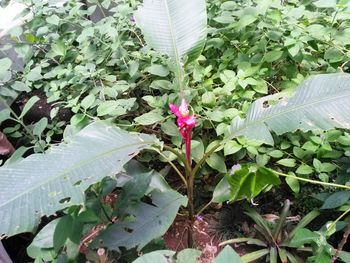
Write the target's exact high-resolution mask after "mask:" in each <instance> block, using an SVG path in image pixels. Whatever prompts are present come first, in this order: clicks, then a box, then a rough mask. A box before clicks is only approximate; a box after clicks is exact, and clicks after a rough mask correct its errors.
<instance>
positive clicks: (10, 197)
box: [0, 122, 158, 236]
mask: <svg viewBox="0 0 350 263" xmlns="http://www.w3.org/2000/svg"><path fill="white" fill-rule="evenodd" d="M157 143H158V141H157V139H156V138H155V137H153V136H150V135H144V134H139V135H136V134H130V133H128V132H126V131H123V130H120V129H118V128H116V127H113V126H112V125H111V124H107V123H102V122H97V123H93V124H91V125H89V126H87V127H86V128H84V129H83V130H82V131H80V132H79V133H78V134H77V135H75V136H74V137H72V138H71V140H70V142H68V143H62V144H60V145H59V146H54V147H52V148H51V149H50V150H49V151H48V152H46V153H45V154H33V155H31V156H29V157H28V158H26V159H24V160H23V161H21V162H19V163H15V164H10V165H6V166H3V167H1V168H0V235H6V236H9V235H14V234H17V233H21V232H27V231H33V229H34V228H35V226H36V224H37V223H38V221H39V220H40V218H41V217H42V216H44V215H51V214H53V213H55V212H56V211H58V210H60V209H63V208H65V207H67V206H70V205H73V204H79V203H82V202H83V201H84V191H85V190H86V189H87V188H88V187H89V185H91V184H93V183H96V182H98V181H99V180H101V179H102V178H104V177H106V176H113V175H115V174H116V173H118V172H120V171H121V169H122V167H123V165H124V164H126V163H127V162H128V161H129V160H130V159H132V158H133V157H134V156H135V155H137V154H138V153H139V151H141V150H142V149H144V148H146V147H149V146H150V145H152V144H157Z"/></svg>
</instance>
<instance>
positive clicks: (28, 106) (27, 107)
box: [19, 96, 40, 119]
mask: <svg viewBox="0 0 350 263" xmlns="http://www.w3.org/2000/svg"><path fill="white" fill-rule="evenodd" d="M39 100H40V99H39V97H38V96H33V97H31V98H30V99H29V100H28V101H27V103H26V104H25V105H24V107H23V110H22V112H21V115H19V118H20V119H21V118H23V117H24V116H25V115H26V114H27V113H28V111H29V110H30V109H31V108H32V107H33V106H34V104H35V103H37V102H38V101H39Z"/></svg>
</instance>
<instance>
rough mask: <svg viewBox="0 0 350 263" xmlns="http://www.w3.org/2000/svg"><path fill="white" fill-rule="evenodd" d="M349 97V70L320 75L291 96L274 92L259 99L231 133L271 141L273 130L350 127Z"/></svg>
mask: <svg viewBox="0 0 350 263" xmlns="http://www.w3.org/2000/svg"><path fill="white" fill-rule="evenodd" d="M349 100H350V75H349V74H345V73H336V74H323V75H317V76H314V77H311V78H310V79H308V80H307V81H305V82H304V83H303V84H301V85H300V86H299V87H298V88H297V90H296V92H295V94H294V95H293V96H292V97H290V98H287V97H284V96H283V95H282V94H274V95H270V96H266V97H263V98H261V99H258V100H256V101H255V102H254V103H253V104H252V105H251V106H250V108H249V110H248V112H247V117H246V119H245V120H242V119H241V118H239V117H237V118H235V119H234V120H233V122H232V124H231V137H236V136H240V135H243V136H246V137H248V138H251V139H255V140H260V141H263V142H265V143H268V144H271V145H272V144H273V138H272V136H271V133H270V130H272V131H274V132H275V133H276V134H278V135H279V134H283V133H285V132H292V131H296V130H298V129H300V130H302V131H309V130H316V129H322V130H328V129H332V128H334V127H337V128H350V104H349ZM272 104H274V105H272Z"/></svg>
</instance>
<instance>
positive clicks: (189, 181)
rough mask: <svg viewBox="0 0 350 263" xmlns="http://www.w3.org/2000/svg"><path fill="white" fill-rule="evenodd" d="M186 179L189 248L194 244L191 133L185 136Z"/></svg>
mask: <svg viewBox="0 0 350 263" xmlns="http://www.w3.org/2000/svg"><path fill="white" fill-rule="evenodd" d="M185 146H186V160H185V162H186V163H187V165H186V166H185V170H186V180H187V197H188V221H189V225H190V228H189V230H188V242H187V245H188V247H189V248H192V247H193V245H194V239H193V223H194V189H193V188H194V174H193V172H192V158H191V134H189V135H188V136H187V137H186V140H185Z"/></svg>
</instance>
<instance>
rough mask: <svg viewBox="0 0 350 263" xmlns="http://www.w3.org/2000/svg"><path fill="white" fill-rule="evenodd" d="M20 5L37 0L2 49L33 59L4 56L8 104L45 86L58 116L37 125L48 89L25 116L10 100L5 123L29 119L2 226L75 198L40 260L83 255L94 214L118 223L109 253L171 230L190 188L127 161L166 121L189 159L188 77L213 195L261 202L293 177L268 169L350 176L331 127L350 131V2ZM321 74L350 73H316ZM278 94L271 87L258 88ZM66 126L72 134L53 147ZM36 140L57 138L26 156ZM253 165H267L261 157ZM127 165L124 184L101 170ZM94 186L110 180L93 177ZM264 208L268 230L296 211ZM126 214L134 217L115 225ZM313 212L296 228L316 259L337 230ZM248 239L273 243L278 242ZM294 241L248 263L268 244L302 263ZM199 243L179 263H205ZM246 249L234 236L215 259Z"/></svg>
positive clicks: (330, 204) (96, 221)
mask: <svg viewBox="0 0 350 263" xmlns="http://www.w3.org/2000/svg"><path fill="white" fill-rule="evenodd" d="M5 2H6V1H5ZM5 2H4V3H5ZM22 2H25V3H27V4H28V6H30V8H31V9H32V13H33V18H32V19H31V20H30V21H29V22H28V23H27V24H25V25H23V26H21V27H16V28H13V29H12V30H11V31H10V32H9V35H10V39H11V43H10V44H9V45H5V46H2V47H1V51H7V50H9V49H10V48H11V47H12V48H14V49H15V52H16V53H17V54H18V56H19V57H20V58H22V59H23V61H24V69H23V71H18V72H14V71H12V70H10V67H11V65H12V64H13V62H12V61H11V60H10V59H9V58H3V59H1V60H0V86H1V90H0V95H1V101H2V102H4V103H5V104H8V103H10V102H11V101H13V100H14V99H16V98H17V97H18V95H19V94H20V93H22V95H23V94H26V93H29V92H33V91H38V90H39V91H40V92H42V93H43V94H45V96H46V97H47V101H48V102H49V103H51V105H50V109H49V113H48V114H47V115H46V116H41V117H40V118H39V119H38V120H36V121H33V122H31V123H27V122H25V117H27V116H28V115H29V114H30V111H31V109H33V108H35V106H37V105H38V104H39V103H40V101H39V100H38V99H37V97H35V96H32V95H29V96H30V97H32V98H30V99H29V100H28V101H26V103H24V105H23V106H22V108H20V110H19V112H17V113H16V112H12V111H10V110H9V107H7V106H8V105H7V106H6V105H5V107H6V109H2V110H1V111H0V122H1V123H3V122H4V121H8V120H11V121H15V122H16V124H14V125H12V126H9V127H6V128H5V129H4V130H3V132H4V133H5V134H6V135H7V136H8V137H10V138H11V139H16V140H17V139H18V138H23V139H24V140H25V142H24V147H21V148H19V149H18V150H17V151H16V153H15V154H14V155H13V157H12V158H11V159H10V160H8V161H7V163H6V165H5V166H3V167H2V168H1V169H0V173H1V175H3V176H0V185H1V187H2V188H1V187H0V188H1V189H0V190H1V192H2V194H1V195H0V200H2V201H3V202H2V204H0V211H1V213H0V214H1V215H3V216H2V217H1V216H0V223H1V224H0V232H1V234H2V233H5V234H7V235H12V234H15V233H18V232H23V231H32V230H33V228H34V227H35V225H36V223H37V221H38V220H39V218H40V217H41V216H42V215H49V214H53V213H55V212H56V211H57V210H62V209H63V210H62V213H63V214H64V216H63V217H62V218H60V219H56V220H54V221H52V222H54V223H50V224H49V225H48V226H47V228H46V227H45V228H44V229H43V230H42V231H41V232H39V234H38V236H37V238H36V239H35V240H34V242H33V243H32V245H31V246H30V247H29V248H28V253H29V254H30V255H31V256H32V257H33V258H37V259H38V260H41V259H42V260H46V261H49V260H54V259H57V257H62V258H63V257H66V258H69V259H70V260H74V259H75V258H76V257H77V251H78V247H79V242H80V240H81V239H82V237H83V235H85V234H91V231H92V229H93V226H100V225H103V227H104V228H106V229H105V230H104V231H102V232H101V236H99V237H98V238H96V236H97V235H96V236H94V238H96V239H95V241H94V246H96V247H97V246H98V240H99V239H103V241H104V242H105V245H106V246H107V247H109V248H110V249H111V250H119V249H120V248H121V247H124V248H125V247H126V248H127V249H129V250H128V251H132V250H133V248H137V249H139V250H140V249H141V248H142V247H144V246H145V245H146V243H148V242H149V241H150V240H152V239H154V238H157V237H159V236H161V235H162V234H164V232H165V231H166V229H167V228H168V227H169V226H170V224H171V223H172V221H173V220H174V218H175V216H176V213H177V211H178V209H179V207H180V206H181V205H185V204H186V198H185V197H184V196H182V195H180V194H179V193H176V192H175V191H173V190H171V189H170V188H169V186H168V185H167V184H166V183H165V181H164V179H163V177H162V176H161V175H160V174H158V173H155V172H152V171H145V170H144V169H139V168H140V166H139V165H138V164H137V163H135V162H129V163H128V164H129V165H128V167H127V168H126V169H127V170H128V172H126V173H120V172H121V171H122V166H123V165H124V164H125V163H126V162H128V161H129V160H130V159H131V158H132V157H134V156H136V155H137V154H138V153H139V151H140V150H141V149H143V148H145V147H147V146H149V145H151V144H154V143H155V144H158V141H157V140H156V139H155V138H153V137H150V136H148V135H140V134H139V133H154V134H156V135H157V137H158V138H159V139H161V140H162V141H163V142H164V143H165V144H166V145H167V146H168V145H172V146H174V147H175V148H178V149H175V150H174V151H173V152H172V151H170V150H169V151H163V156H162V159H160V160H161V161H168V160H176V159H177V158H178V162H179V163H180V164H183V161H181V160H180V159H181V157H182V153H183V152H184V150H183V149H182V148H183V147H182V140H181V137H180V136H179V134H178V130H177V127H176V125H175V124H174V120H173V119H169V118H168V117H167V116H168V114H169V112H168V105H169V103H178V102H179V101H178V97H179V96H178V90H179V89H180V90H181V89H182V88H183V87H186V89H185V90H184V91H183V95H184V96H185V97H186V99H187V101H188V102H191V104H190V105H191V107H192V108H191V111H193V112H194V113H195V114H196V115H197V121H198V124H197V126H196V129H195V130H194V134H193V138H192V139H193V140H192V141H191V142H192V149H191V150H192V158H193V161H194V163H196V164H197V165H198V166H196V168H198V169H197V170H196V171H198V172H199V173H197V174H196V178H195V179H196V181H195V182H197V183H198V185H199V186H202V185H203V184H204V182H205V179H207V178H215V176H216V175H217V174H218V173H219V174H221V175H220V176H223V177H222V180H221V181H220V182H219V183H218V184H217V186H216V187H215V190H214V193H213V198H212V201H214V202H225V201H232V202H233V201H236V200H241V199H248V200H252V199H254V198H255V197H257V195H259V194H261V193H264V192H265V191H268V190H270V189H271V187H272V186H275V187H276V191H278V190H279V188H277V186H278V185H279V184H280V183H281V182H280V179H279V178H278V177H277V176H276V175H275V174H274V173H272V172H271V171H270V170H269V169H266V168H264V167H269V168H273V169H275V170H277V171H280V170H282V171H283V172H285V173H288V174H289V175H290V177H288V178H287V179H286V182H287V184H288V185H289V187H290V188H291V189H292V190H293V192H294V193H295V194H296V195H298V194H299V193H300V192H302V191H301V188H302V187H303V184H301V183H299V181H298V179H299V177H302V178H314V177H316V178H318V179H320V180H322V181H323V182H332V181H333V180H335V177H336V174H337V173H338V170H339V169H338V168H339V167H340V165H341V166H342V167H341V169H340V173H339V176H338V178H337V180H338V182H340V183H342V184H346V183H347V181H348V180H349V175H348V170H347V167H346V164H344V163H343V162H341V161H340V158H341V157H348V156H349V155H350V153H349V151H350V150H349V146H350V135H349V134H348V133H347V132H345V131H344V130H340V129H332V128H334V127H336V128H349V125H348V122H349V121H348V120H349V119H348V116H349V112H348V106H347V98H348V93H349V90H348V84H347V82H348V80H349V76H348V75H347V74H345V73H339V72H340V71H343V72H347V71H348V70H349V64H348V60H349V52H348V46H349V44H350V38H349V30H348V28H349V21H350V19H349V18H350V17H349V15H348V13H349V7H348V5H347V4H346V1H338V2H337V1H324V0H319V1H299V0H291V1H274V0H268V1H260V0H259V1H258V0H249V1H221V0H213V1H207V3H205V1H202V0H198V1H197V0H196V1H185V0H181V1H180V0H176V1H172V0H159V1H151V0H149V1H148V0H147V1H143V3H142V4H140V1H138V0H135V1H121V0H117V1H114V3H112V4H111V2H110V1H108V0H107V1H100V2H101V3H100V2H99V1H88V4H89V5H88V6H85V4H84V3H83V2H81V1H68V2H67V3H66V4H64V5H62V6H58V7H57V6H52V5H51V4H52V3H51V1H49V2H48V3H47V2H42V1H29V0H28V1H27V0H22ZM4 3H1V4H2V5H3V4H4ZM5 4H6V3H5ZM205 5H206V6H205ZM96 10H97V11H98V12H100V13H101V14H102V16H103V18H102V19H101V20H99V21H93V20H94V19H93V17H94V12H95V11H96ZM133 15H135V18H136V25H135V24H134V23H133V21H132V19H131V18H132V16H133ZM155 21H156V22H155ZM155 24H156V25H157V26H155ZM207 24H208V25H207ZM139 29H141V31H142V32H140V30H139ZM141 33H142V34H141ZM206 38H207V42H206V43H205V40H206ZM201 52H202V53H201ZM200 53H201V54H200ZM164 54H165V55H167V56H168V57H169V58H170V60H169V59H168V58H166V57H164V56H162V55H164ZM173 60H175V62H176V63H175V64H176V66H174V61H173ZM336 72H338V73H336ZM319 73H336V74H329V75H324V74H322V75H318V76H316V77H313V78H311V79H309V80H307V81H306V82H304V79H307V78H308V77H309V76H310V75H315V74H319ZM174 77H176V78H174ZM297 86H299V88H297V89H296V90H295V88H296V87H297ZM29 94H30V93H29ZM267 94H271V95H270V96H267V97H263V98H260V97H261V96H263V95H267ZM259 98H260V99H259ZM45 100H46V99H45ZM253 101H256V102H253ZM252 102H253V103H252ZM62 109H66V110H68V111H69V112H70V113H71V115H72V116H70V117H69V120H63V119H62V118H61V117H60V114H59V113H60V110H62ZM243 118H245V119H243ZM101 119H102V120H105V119H108V120H110V121H111V122H112V123H113V125H114V124H115V126H119V127H120V128H121V129H125V130H127V131H128V132H125V131H122V130H119V129H116V128H115V127H112V126H111V127H109V128H108V129H107V128H106V127H105V128H101V127H102V126H101V127H100V126H98V125H99V124H96V123H94V124H92V125H91V126H88V127H87V128H85V129H83V128H84V127H85V126H86V125H88V124H89V123H90V122H91V121H95V120H101ZM316 128H317V129H316ZM81 129H83V130H82V131H81V133H78V134H77V135H76V137H73V136H72V135H74V134H75V133H77V132H78V131H79V130H81ZM322 130H327V131H322ZM87 131H89V132H88V133H87ZM63 132H64V133H63ZM130 132H132V133H134V132H137V134H132V133H130ZM282 133H283V134H284V135H282V136H277V135H281V134H282ZM62 135H64V138H63V139H64V141H66V140H68V141H69V143H67V144H65V143H62V144H61V145H60V146H58V147H56V146H52V144H55V143H56V142H57V141H60V140H61V137H62ZM82 135H83V136H82ZM238 135H244V136H245V137H242V136H238ZM140 136H141V137H142V138H141V139H140ZM57 137H58V139H57ZM233 137H234V138H233ZM145 138H149V139H150V140H147V141H143V140H144V139H145ZM228 138H229V139H228ZM56 140H57V141H56ZM132 142H135V143H136V144H129V143H132ZM148 142H149V143H148ZM220 143H221V146H219V147H216V145H218V144H220ZM141 144H142V146H141ZM124 146H125V148H123V147H124ZM32 148H33V151H34V152H44V150H46V149H49V151H48V152H47V153H46V154H42V155H32V156H30V157H28V158H26V159H25V160H24V161H22V162H19V163H17V164H16V160H19V159H21V157H22V156H23V154H24V153H25V152H26V150H28V149H32ZM51 148H52V149H51ZM213 149H214V150H213ZM129 150H130V151H129ZM158 150H159V151H161V150H162V145H161V144H160V145H159V147H157V151H158ZM210 153H211V154H210ZM96 158H97V159H98V160H97V159H96ZM138 158H139V160H141V161H143V162H145V163H146V165H147V166H149V167H155V168H156V169H162V170H161V172H162V174H163V175H165V176H167V178H169V177H168V176H172V173H171V172H170V168H171V167H170V164H164V163H161V164H159V158H158V157H155V155H153V154H151V153H150V152H143V153H140V155H139V156H138ZM166 159H167V160H166ZM91 160H93V161H91ZM96 160H97V161H96ZM253 162H255V163H257V165H254V166H252V165H249V164H251V163H253ZM237 163H240V164H241V167H242V168H241V169H239V170H236V171H234V170H235V167H233V168H231V166H232V165H233V164H237ZM39 168H40V169H39ZM196 168H194V169H196ZM179 170H180V171H182V168H181V167H180V168H179ZM116 173H118V176H117V182H114V181H113V182H112V183H110V184H107V185H104V183H105V181H101V180H102V178H104V177H105V176H111V175H114V174H116ZM67 180H68V181H70V182H68V183H67ZM213 180H214V181H217V180H216V179H213ZM60 182H63V183H62V184H60ZM199 182H200V183H199ZM92 183H97V184H96V185H94V186H91V187H89V186H90V185H91V184H92ZM42 187H44V188H42ZM212 188H214V187H213V186H212V185H204V186H203V189H212ZM77 189H78V190H77ZM97 190H98V191H97ZM115 191H117V192H118V202H117V203H116V204H114V203H113V205H111V204H104V203H103V204H101V200H100V199H101V198H102V197H106V194H107V193H115ZM102 192H105V193H102ZM96 193H97V196H95V194H96ZM39 196H40V197H41V198H38V197H39ZM9 197H10V198H9ZM22 197H24V198H22ZM348 199H349V196H348V193H347V192H346V191H344V192H343V191H341V192H334V193H331V194H329V195H328V196H327V199H326V200H325V203H324V205H323V207H322V208H324V209H333V208H338V207H340V206H342V205H344V204H346V203H347V202H348ZM39 200H40V202H39ZM60 201H61V202H60ZM28 203H30V204H31V206H28V207H29V208H28V207H27V206H26V204H28ZM82 204H84V205H82ZM7 205H9V208H8V207H7ZM24 206H25V207H26V208H28V209H24V208H23V207H24ZM11 209H12V210H11ZM287 210H288V209H287ZM10 211H14V212H15V216H13V218H9V217H8V216H7V215H8V214H9V213H10ZM250 215H251V216H252V217H254V218H255V220H257V225H259V227H260V228H259V227H258V228H259V229H258V231H262V233H264V234H265V237H267V238H268V237H269V235H270V234H271V235H272V237H274V238H275V239H278V238H279V237H278V236H279V235H282V234H281V233H282V230H281V229H283V228H284V223H285V221H284V219H283V218H284V217H281V220H280V221H278V223H276V224H274V225H273V226H271V225H270V224H268V223H266V222H264V220H263V219H261V218H259V217H258V216H256V215H254V214H253V213H250ZM114 216H118V219H120V221H118V222H114V221H113V220H112V219H113V217H114ZM314 216H315V212H311V213H310V214H308V215H307V216H306V217H305V218H306V219H303V220H302V221H301V223H300V224H299V225H298V227H296V228H294V229H295V230H293V231H292V232H291V233H292V234H290V237H289V238H291V237H300V238H301V239H303V238H304V237H305V236H306V237H308V238H309V239H308V241H307V242H304V243H303V242H301V241H300V240H301V239H300V240H298V239H294V241H293V242H296V243H297V244H298V245H301V244H306V245H313V246H314V247H316V248H317V249H318V250H317V251H316V250H315V251H314V254H315V261H316V262H317V260H321V258H327V257H329V255H331V254H330V253H328V252H327V249H329V247H328V246H326V245H325V244H326V243H322V244H324V246H323V245H322V246H317V245H315V239H313V238H314V237H316V235H318V234H317V233H316V234H315V232H311V233H310V232H307V231H304V232H303V230H301V229H305V228H304V227H305V226H306V225H307V223H308V222H309V220H310V218H313V217H314ZM109 217H110V218H109ZM157 219H161V221H160V223H159V222H158V221H157ZM282 219H283V220H282ZM154 222H155V223H154ZM302 222H303V223H302ZM56 224H57V225H56ZM158 224H160V225H158ZM140 226H143V227H141V228H140ZM138 229H140V231H138ZM296 229H299V230H296ZM75 230H76V233H75V232H74V231H75ZM276 233H277V234H276ZM304 234H305V235H304ZM276 235H277V237H276ZM50 237H53V238H50ZM318 237H321V236H320V235H318ZM322 238H323V237H322ZM325 239H326V237H324V239H322V240H323V241H325ZM89 241H91V240H89ZM241 241H242V242H251V243H252V244H258V245H261V244H262V243H261V242H265V241H266V240H265V241H261V240H258V239H255V240H253V239H250V240H249V241H248V240H245V241H243V239H241ZM287 241H288V242H289V241H290V239H288V238H287ZM288 242H287V243H288ZM298 242H299V243H298ZM265 243H266V242H265ZM288 245H289V243H288V244H287V245H286V248H284V247H283V248H281V249H278V250H276V248H274V247H273V246H269V248H263V249H261V250H258V251H255V252H253V253H250V254H248V255H246V256H245V257H244V258H243V259H242V260H243V261H251V260H254V259H258V258H261V257H265V256H266V255H269V256H268V257H270V262H276V261H277V257H279V258H280V259H281V260H282V261H283V260H287V259H288V260H290V261H291V262H296V260H297V259H296V257H295V256H293V254H292V253H290V252H289V248H288ZM287 248H288V249H287ZM323 248H325V249H323ZM91 251H93V250H91V249H89V252H91ZM123 251H124V249H123V248H122V249H120V251H119V252H120V253H123ZM324 251H326V252H325V253H324ZM119 252H118V253H119ZM198 253H199V252H198V251H194V250H187V251H183V252H180V253H178V254H177V255H176V258H177V259H176V260H177V261H176V262H191V260H192V261H193V260H195V258H196V257H198V255H199V254H198ZM327 253H328V254H327ZM91 255H93V256H92V258H94V257H96V253H94V252H91V253H90V254H89V253H87V254H86V257H87V258H89V256H91ZM344 255H345V254H344ZM173 256H174V252H169V251H160V252H159V251H158V252H153V253H150V254H146V255H145V256H144V258H143V259H142V257H141V258H140V259H137V260H139V261H137V260H136V262H147V260H152V261H157V262H158V261H159V262H162V261H164V262H166V261H167V257H169V258H170V257H173ZM345 256H346V255H345ZM237 258H238V256H237V255H236V254H235V253H234V252H233V251H232V250H230V248H225V249H224V250H223V252H221V254H220V255H219V256H218V258H217V259H216V261H217V262H221V261H227V260H232V259H234V260H236V261H238V259H237ZM94 259H95V260H97V259H96V258H94ZM216 261H215V262H216Z"/></svg>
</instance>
